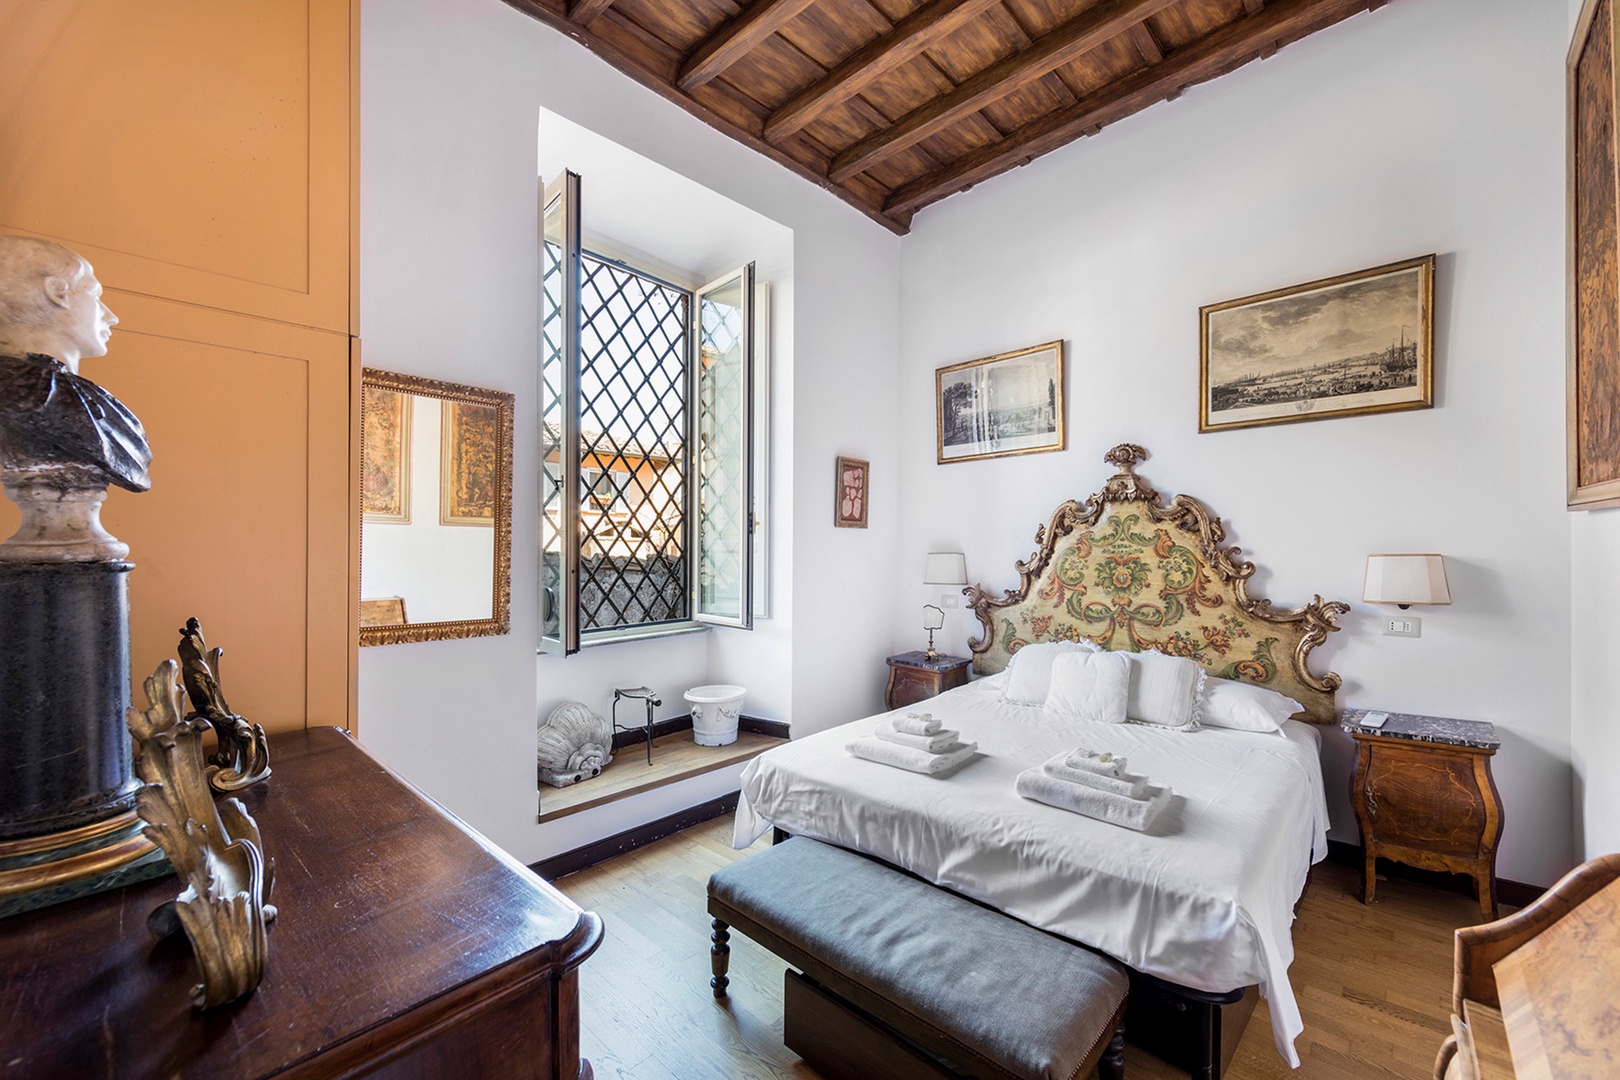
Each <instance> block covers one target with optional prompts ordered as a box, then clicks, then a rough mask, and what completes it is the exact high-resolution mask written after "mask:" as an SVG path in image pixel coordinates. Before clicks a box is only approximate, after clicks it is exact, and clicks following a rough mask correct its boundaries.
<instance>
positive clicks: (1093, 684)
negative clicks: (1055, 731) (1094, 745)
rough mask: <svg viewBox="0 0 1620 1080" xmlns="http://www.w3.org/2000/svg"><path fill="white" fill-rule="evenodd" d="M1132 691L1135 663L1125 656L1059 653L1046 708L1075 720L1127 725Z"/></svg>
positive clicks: (1053, 670) (1108, 653)
mask: <svg viewBox="0 0 1620 1080" xmlns="http://www.w3.org/2000/svg"><path fill="white" fill-rule="evenodd" d="M1130 690H1131V661H1130V658H1129V657H1128V656H1126V655H1125V654H1124V653H1111V652H1089V651H1085V650H1075V651H1073V652H1064V653H1059V654H1058V657H1057V659H1056V660H1054V661H1053V662H1052V684H1051V686H1050V687H1049V688H1048V689H1047V691H1046V707H1047V708H1048V709H1050V710H1052V711H1053V712H1056V713H1058V714H1060V715H1062V716H1065V717H1070V718H1072V719H1075V720H1090V721H1093V722H1095V723H1099V724H1123V723H1124V722H1125V702H1126V701H1127V699H1128V698H1129V697H1130Z"/></svg>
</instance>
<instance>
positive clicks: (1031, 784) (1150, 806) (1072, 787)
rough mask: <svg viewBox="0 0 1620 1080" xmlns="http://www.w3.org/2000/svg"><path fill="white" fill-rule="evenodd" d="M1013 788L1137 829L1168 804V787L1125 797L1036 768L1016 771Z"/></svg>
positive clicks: (1145, 826)
mask: <svg viewBox="0 0 1620 1080" xmlns="http://www.w3.org/2000/svg"><path fill="white" fill-rule="evenodd" d="M1013 789H1014V790H1015V791H1017V792H1018V794H1019V795H1021V796H1023V797H1024V798H1026V799H1031V800H1033V801H1035V802H1038V803H1045V804H1046V805H1047V806H1055V807H1057V808H1058V809H1059V810H1067V811H1069V812H1070V813H1073V814H1081V815H1084V816H1085V817H1089V818H1096V819H1097V820H1098V821H1106V822H1108V823H1109V824H1111V825H1119V826H1122V827H1124V828H1127V829H1134V830H1136V831H1137V832H1146V831H1147V830H1148V829H1149V828H1151V827H1152V826H1153V822H1154V821H1155V820H1156V819H1157V818H1158V816H1159V814H1160V813H1161V812H1162V811H1163V810H1164V808H1165V807H1166V806H1168V805H1169V803H1170V789H1169V788H1153V789H1152V792H1151V794H1150V795H1149V797H1148V798H1146V799H1129V798H1126V797H1125V796H1123V795H1115V794H1113V793H1112V792H1107V791H1099V790H1098V789H1097V788H1091V787H1084V786H1082V785H1080V784H1071V783H1069V782H1068V781H1067V780H1059V779H1058V778H1057V777H1055V776H1048V775H1047V774H1046V773H1044V772H1042V771H1041V770H1040V769H1025V770H1024V771H1023V772H1021V773H1019V774H1018V779H1017V780H1016V781H1015V782H1014V784H1013Z"/></svg>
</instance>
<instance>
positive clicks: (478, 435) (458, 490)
mask: <svg viewBox="0 0 1620 1080" xmlns="http://www.w3.org/2000/svg"><path fill="white" fill-rule="evenodd" d="M442 406H443V409H444V414H443V415H444V420H443V434H442V436H441V445H442V452H441V465H440V469H439V474H440V480H441V483H442V484H443V489H442V491H441V493H440V497H439V524H441V525H494V524H495V498H496V496H497V495H498V494H499V492H500V483H501V481H500V454H499V453H498V446H499V440H500V428H501V425H500V413H499V411H498V410H497V409H496V408H495V406H493V405H478V404H475V403H473V402H467V401H445V402H443V403H442Z"/></svg>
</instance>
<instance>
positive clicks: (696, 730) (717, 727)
mask: <svg viewBox="0 0 1620 1080" xmlns="http://www.w3.org/2000/svg"><path fill="white" fill-rule="evenodd" d="M746 693H748V691H747V690H744V689H743V688H742V687H740V686H731V685H728V684H726V683H718V684H716V685H714V686H694V687H692V689H690V690H688V691H687V692H686V693H685V694H684V695H682V696H683V697H685V698H686V700H687V701H688V702H690V703H691V705H692V740H693V741H694V742H696V743H697V744H698V745H699V746H725V745H726V744H727V743H734V742H736V741H737V714H738V713H740V712H742V703H743V695H744V694H746Z"/></svg>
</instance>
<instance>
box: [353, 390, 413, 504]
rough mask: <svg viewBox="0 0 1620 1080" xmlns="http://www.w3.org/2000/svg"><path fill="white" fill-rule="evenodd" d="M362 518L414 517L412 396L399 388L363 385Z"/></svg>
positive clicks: (361, 403) (361, 418)
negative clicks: (412, 507) (412, 503)
mask: <svg viewBox="0 0 1620 1080" xmlns="http://www.w3.org/2000/svg"><path fill="white" fill-rule="evenodd" d="M360 457H361V464H360V520H362V521H371V522H378V523H382V524H389V523H392V524H408V523H409V522H410V520H411V399H410V397H409V396H407V395H405V394H402V393H400V392H399V391H398V390H387V389H384V388H382V387H378V386H365V387H362V392H361V396H360Z"/></svg>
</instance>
